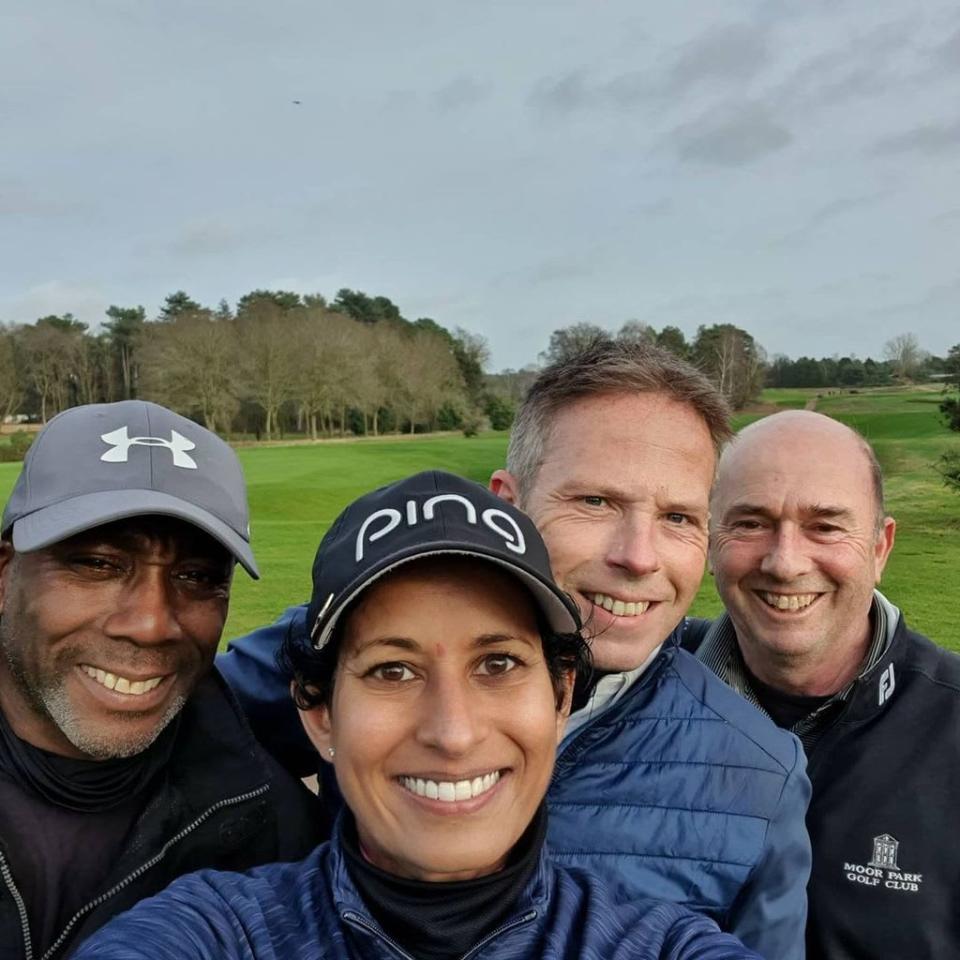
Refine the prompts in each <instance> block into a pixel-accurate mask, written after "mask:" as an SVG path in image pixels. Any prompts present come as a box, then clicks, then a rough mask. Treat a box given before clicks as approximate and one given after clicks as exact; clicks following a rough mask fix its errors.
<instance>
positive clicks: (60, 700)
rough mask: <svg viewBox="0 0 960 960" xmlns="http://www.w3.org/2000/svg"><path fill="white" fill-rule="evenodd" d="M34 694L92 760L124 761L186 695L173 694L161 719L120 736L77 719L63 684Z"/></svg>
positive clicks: (144, 745)
mask: <svg viewBox="0 0 960 960" xmlns="http://www.w3.org/2000/svg"><path fill="white" fill-rule="evenodd" d="M37 693H38V695H39V697H40V699H41V701H42V703H43V710H44V713H45V714H46V715H47V716H48V717H50V719H51V720H53V722H54V723H55V724H56V725H57V726H58V727H59V728H60V732H61V733H62V734H63V735H64V736H65V737H66V738H67V739H68V740H69V741H70V743H72V744H73V745H74V746H75V747H76V748H77V749H78V750H79V751H80V752H81V753H84V754H86V755H87V756H88V757H90V759H91V760H124V759H126V758H127V757H135V756H136V755H137V754H138V753H143V751H144V750H146V749H147V748H148V747H149V746H150V745H151V744H152V743H153V742H154V741H155V740H156V739H157V737H159V736H160V734H161V733H162V732H163V731H164V730H165V729H166V727H167V725H168V724H169V723H170V721H171V720H173V718H174V717H176V715H177V714H178V713H179V712H180V711H181V710H182V709H183V705H184V704H185V703H186V698H185V697H182V696H180V697H176V698H175V699H174V700H172V701H171V702H170V705H169V706H168V707H167V711H166V713H164V715H163V716H162V717H161V718H160V720H159V722H158V723H157V725H156V727H154V728H153V729H152V730H149V731H147V732H146V733H140V734H137V735H136V736H134V737H132V738H129V737H126V738H123V739H121V738H120V737H118V735H117V734H116V733H113V734H104V733H101V732H99V731H98V730H96V729H95V724H91V725H88V724H85V723H84V722H83V720H81V719H80V718H78V717H77V715H76V713H75V712H74V710H73V707H72V705H71V703H70V700H69V699H68V697H67V695H66V692H65V691H64V688H63V684H57V685H56V686H51V687H47V688H44V689H42V690H39V691H37Z"/></svg>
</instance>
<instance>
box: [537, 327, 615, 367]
mask: <svg viewBox="0 0 960 960" xmlns="http://www.w3.org/2000/svg"><path fill="white" fill-rule="evenodd" d="M605 337H607V334H606V333H605V332H604V331H603V329H602V328H601V327H598V326H597V325H596V324H595V323H575V324H573V325H572V326H569V327H561V328H560V329H559V330H554V331H553V333H551V334H550V343H549V344H548V346H547V349H546V350H544V351H543V353H541V354H540V359H541V360H542V361H543V362H544V363H555V362H556V361H558V360H566V359H567V358H568V357H572V356H574V355H575V354H577V353H580V352H581V351H583V350H586V349H587V347H589V346H590V345H591V344H593V343H596V342H597V341H598V340H602V339H604V338H605Z"/></svg>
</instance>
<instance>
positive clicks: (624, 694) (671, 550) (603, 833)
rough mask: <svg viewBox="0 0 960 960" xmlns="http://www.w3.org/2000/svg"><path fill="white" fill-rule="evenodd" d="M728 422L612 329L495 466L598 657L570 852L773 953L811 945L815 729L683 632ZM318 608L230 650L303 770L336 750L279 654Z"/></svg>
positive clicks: (577, 720) (566, 813) (536, 398)
mask: <svg viewBox="0 0 960 960" xmlns="http://www.w3.org/2000/svg"><path fill="white" fill-rule="evenodd" d="M728 436H729V426H728V411H727V408H726V405H725V403H724V401H723V399H722V398H721V396H720V395H719V394H718V393H717V391H716V390H715V389H714V388H713V386H712V385H711V384H710V383H709V382H708V381H707V380H706V378H704V377H703V376H702V375H701V374H700V373H699V372H698V371H696V370H695V369H693V368H692V367H691V366H690V365H689V364H686V363H684V362H683V361H681V360H678V359H677V358H675V357H673V356H672V355H671V354H669V353H667V352H665V351H662V350H659V349H657V348H655V347H649V346H647V345H640V344H635V345H627V344H623V343H615V342H613V341H608V340H602V341H599V342H597V343H595V344H594V345H592V346H591V347H590V348H588V349H587V350H585V351H584V352H582V353H580V354H578V355H576V356H574V357H572V358H570V359H567V360H563V361H560V362H558V363H556V364H553V365H552V366H550V367H548V368H547V369H545V370H544V371H543V372H542V373H541V374H540V376H539V377H538V379H537V381H536V382H535V383H534V385H533V386H532V387H531V389H530V391H529V393H528V395H527V397H526V399H525V401H524V403H523V405H522V407H521V409H520V411H519V412H518V415H517V419H516V422H515V424H514V428H513V433H512V436H511V440H510V447H509V451H508V454H507V469H505V470H497V471H496V472H495V473H494V474H493V476H492V478H491V481H490V485H491V488H492V489H493V491H494V492H495V493H497V494H498V495H499V496H501V497H502V498H503V499H505V500H508V501H510V502H512V503H515V504H516V505H518V506H519V507H521V508H522V509H523V510H525V511H526V512H527V513H528V514H529V515H530V516H531V517H532V518H533V520H534V522H535V523H536V524H537V527H538V528H539V529H540V532H541V533H542V534H543V537H544V540H545V541H546V544H547V547H548V548H549V551H550V556H551V563H552V566H553V571H554V574H555V576H556V579H557V581H558V582H559V583H560V585H561V586H562V587H563V588H564V589H565V590H566V591H567V592H568V593H570V594H571V595H572V596H573V597H574V598H575V600H576V601H577V603H578V605H579V607H580V610H581V614H582V617H583V620H584V622H585V623H586V624H587V631H588V635H589V636H590V639H591V647H592V652H593V657H594V662H595V665H596V667H597V670H596V673H595V674H594V676H593V678H592V679H591V681H590V682H589V683H586V684H584V685H583V686H582V689H579V690H578V691H577V694H576V698H575V703H574V708H575V710H574V713H573V714H572V716H571V718H570V722H569V724H568V728H567V734H566V736H565V738H564V741H563V743H562V744H561V746H560V750H559V753H558V757H557V765H556V771H555V773H554V778H553V781H552V784H551V787H550V791H549V794H548V801H549V805H550V827H549V833H548V843H549V847H550V851H551V853H552V855H553V857H554V859H556V860H557V861H558V862H560V863H563V864H568V865H577V866H585V867H589V868H590V869H592V870H594V871H596V872H598V873H600V874H601V875H602V876H603V877H604V878H605V879H606V880H607V881H608V883H609V884H611V885H612V887H613V888H614V890H615V893H616V894H617V895H618V896H621V897H625V898H636V897H639V896H646V897H657V898H661V899H665V900H670V901H673V902H675V903H680V904H683V905H685V906H687V907H689V908H691V909H693V910H697V911H699V912H701V913H704V914H706V915H708V916H710V917H712V918H713V919H715V920H716V921H717V922H718V923H719V924H720V926H721V927H722V928H723V929H725V930H729V931H730V932H732V933H734V934H736V936H738V937H739V938H740V939H741V940H742V941H743V942H744V943H745V944H747V946H749V947H752V948H753V949H754V950H756V951H757V952H759V953H760V954H762V955H763V956H766V957H769V958H776V960H802V957H803V955H804V946H803V939H804V938H803V931H804V924H805V920H806V893H805V886H806V882H807V877H808V875H809V871H810V845H809V840H808V837H807V833H806V829H805V826H804V815H805V813H806V808H807V803H808V800H809V795H810V785H809V781H808V780H807V777H806V774H805V772H804V766H805V762H804V755H803V751H802V748H801V746H800V744H799V741H797V740H796V738H795V737H793V736H792V735H790V734H788V733H786V732H785V731H782V730H778V729H777V728H776V727H775V726H774V725H773V724H772V723H771V722H770V720H769V719H768V718H766V717H764V716H763V715H762V714H761V713H760V712H759V711H758V710H757V709H756V708H755V707H753V706H752V705H751V704H748V703H746V702H745V701H744V700H743V699H742V698H740V697H739V696H737V695H736V694H735V693H734V692H733V691H732V690H730V689H729V688H727V687H726V686H725V685H724V684H722V683H721V682H720V681H719V680H718V678H717V677H715V676H714V675H713V674H712V673H711V672H710V671H709V670H708V669H706V668H705V667H704V665H703V664H701V663H699V662H698V661H697V660H695V659H694V658H693V657H692V656H690V655H689V654H688V653H686V652H685V651H683V650H681V649H679V647H678V644H677V637H678V633H679V631H678V626H679V625H680V624H681V621H682V620H683V617H684V614H685V613H686V611H687V609H688V607H689V605H690V603H691V602H692V600H693V598H694V596H695V594H696V591H697V589H698V587H699V584H700V580H701V578H702V576H703V569H704V564H705V559H706V552H707V514H708V498H709V493H710V486H711V483H712V480H713V475H714V469H715V465H716V455H717V449H718V447H719V446H720V445H721V444H722V443H723V441H724V440H726V439H727V437H728ZM305 611H306V607H305V605H304V606H301V607H294V608H291V609H290V610H288V611H287V612H286V613H285V614H284V615H283V616H282V617H281V618H280V619H279V620H278V621H277V622H276V623H274V624H272V625H271V626H268V627H264V628H261V629H259V630H256V631H254V632H253V633H251V634H249V635H247V636H246V637H243V638H241V639H239V640H237V641H234V642H233V644H231V648H230V652H228V653H227V654H225V655H222V656H221V657H220V658H219V659H218V665H219V667H220V669H221V671H222V672H223V673H224V675H225V676H226V677H227V679H228V680H229V681H230V683H231V685H232V686H233V687H234V689H235V691H236V692H237V694H238V695H239V697H240V699H241V702H242V703H243V704H244V707H245V709H246V711H247V712H248V715H249V717H250V719H251V722H252V723H253V726H254V729H255V731H256V732H257V734H258V736H259V737H260V738H261V740H262V742H264V743H265V744H266V745H267V746H268V747H269V748H270V749H271V750H273V751H274V753H275V754H276V755H277V756H278V758H279V759H281V761H283V762H285V763H286V765H287V766H288V767H290V768H291V769H293V770H295V771H296V772H299V773H308V772H313V771H315V770H316V754H315V752H314V751H313V749H312V748H311V747H310V745H309V743H308V742H307V741H306V739H305V738H304V737H303V734H302V731H301V728H300V724H299V721H298V719H297V716H296V711H295V710H294V708H293V704H292V701H291V700H290V696H289V682H288V678H287V677H285V676H283V675H282V674H281V673H280V671H279V669H278V667H277V665H276V660H275V654H276V651H277V650H278V648H279V646H280V643H281V641H282V639H283V638H284V637H285V636H286V635H287V634H288V632H291V631H293V632H294V633H302V635H303V636H304V637H306V633H307V632H306V628H305Z"/></svg>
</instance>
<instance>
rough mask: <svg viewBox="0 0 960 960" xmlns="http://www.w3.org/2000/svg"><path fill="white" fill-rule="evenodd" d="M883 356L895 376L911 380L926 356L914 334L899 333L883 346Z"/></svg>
mask: <svg viewBox="0 0 960 960" xmlns="http://www.w3.org/2000/svg"><path fill="white" fill-rule="evenodd" d="M883 355H884V357H886V359H887V360H889V361H890V367H891V369H892V372H893V374H894V375H895V376H897V377H899V378H900V379H901V380H913V379H914V378H915V377H916V376H917V374H918V373H919V372H920V368H921V367H922V366H923V364H924V363H925V362H926V360H927V356H928V354H927V353H926V352H925V351H924V350H922V349H921V348H920V341H919V340H918V339H917V335H916V334H915V333H901V334H900V335H899V336H896V337H894V338H893V339H892V340H888V341H887V342H886V343H885V344H884V345H883Z"/></svg>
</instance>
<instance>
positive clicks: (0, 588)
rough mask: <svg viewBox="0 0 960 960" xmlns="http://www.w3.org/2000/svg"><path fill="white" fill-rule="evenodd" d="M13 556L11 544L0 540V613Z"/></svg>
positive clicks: (7, 585)
mask: <svg viewBox="0 0 960 960" xmlns="http://www.w3.org/2000/svg"><path fill="white" fill-rule="evenodd" d="M13 556H14V549H13V544H12V543H11V542H10V541H9V540H0V613H2V612H3V607H4V604H5V602H6V599H7V590H8V588H9V581H10V573H11V571H12V569H13V563H12V562H11V561H12V560H13Z"/></svg>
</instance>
